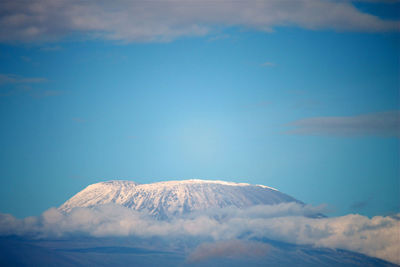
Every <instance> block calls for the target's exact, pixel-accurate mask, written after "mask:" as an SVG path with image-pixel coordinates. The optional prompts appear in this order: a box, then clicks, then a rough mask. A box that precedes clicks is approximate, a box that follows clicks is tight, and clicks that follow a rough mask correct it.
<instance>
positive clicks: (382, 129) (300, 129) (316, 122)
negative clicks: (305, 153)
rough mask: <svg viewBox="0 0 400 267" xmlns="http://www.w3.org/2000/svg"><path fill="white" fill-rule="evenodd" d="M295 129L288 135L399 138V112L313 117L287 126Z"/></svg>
mask: <svg viewBox="0 0 400 267" xmlns="http://www.w3.org/2000/svg"><path fill="white" fill-rule="evenodd" d="M289 125H290V126H294V127H295V128H294V129H292V130H289V131H287V132H286V133H288V134H300V135H334V136H360V135H374V136H386V137H391V136H395V137H400V111H398V110H396V111H387V112H379V113H370V114H362V115H357V116H343V117H313V118H306V119H301V120H298V121H295V122H292V123H290V124H289Z"/></svg>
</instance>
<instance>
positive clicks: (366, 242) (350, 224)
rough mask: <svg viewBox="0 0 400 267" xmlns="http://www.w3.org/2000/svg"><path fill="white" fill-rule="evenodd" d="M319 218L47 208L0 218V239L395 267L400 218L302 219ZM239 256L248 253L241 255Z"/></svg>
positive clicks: (296, 210)
mask: <svg viewBox="0 0 400 267" xmlns="http://www.w3.org/2000/svg"><path fill="white" fill-rule="evenodd" d="M319 212H321V208H315V207H311V206H303V205H301V204H297V203H285V204H279V205H272V206H255V207H252V208H249V209H246V210H238V209H220V210H214V211H210V212H209V213H206V214H205V213H199V214H194V215H191V216H190V217H186V218H177V219H175V220H171V221H159V220H155V219H153V218H152V217H150V216H148V214H146V213H144V212H138V211H134V210H131V209H128V208H125V207H122V206H116V205H104V206H99V207H97V208H93V209H89V208H76V209H74V210H72V211H71V212H70V213H67V214H64V213H61V212H60V211H59V210H57V209H55V208H52V209H49V210H47V211H46V212H44V213H43V214H42V215H41V216H40V217H29V218H26V219H22V220H18V219H16V218H14V217H13V216H11V215H6V214H1V215H0V235H10V234H16V235H28V236H36V237H40V238H45V237H54V236H56V237H61V236H68V235H78V234H84V235H90V236H95V237H104V236H138V237H142V238H146V237H155V236H156V237H165V238H169V237H173V238H175V239H176V238H185V237H188V238H191V237H196V238H204V239H205V240H207V239H210V238H211V239H212V240H214V241H217V242H219V241H221V242H222V243H218V244H217V245H218V246H220V247H222V248H223V247H225V248H227V247H229V244H226V243H223V242H224V241H226V240H235V239H238V238H240V239H241V240H244V242H245V241H246V240H250V239H252V238H268V239H272V240H278V241H284V242H288V243H295V244H309V245H314V246H317V247H328V248H339V249H346V250H350V251H356V252H360V253H364V254H366V255H369V256H373V257H378V258H382V259H385V260H388V261H391V262H394V263H400V257H399V255H400V254H399V253H398V252H399V250H400V242H399V237H400V232H399V231H400V217H399V216H397V217H396V216H392V217H390V216H387V217H382V216H376V217H373V218H371V219H370V218H368V217H365V216H361V215H357V214H351V215H346V216H342V217H334V218H311V217H307V216H308V215H315V214H317V213H319ZM239 247H240V246H239ZM222 248H221V251H220V254H224V253H225V252H224V251H225V250H226V249H225V250H224V249H222ZM202 249H203V250H202ZM205 250H207V248H199V252H198V253H199V255H200V254H205V253H203V252H204V251H205ZM242 252H243V253H244V254H246V253H247V252H246V250H243V251H242ZM199 255H197V256H196V254H195V255H194V256H193V257H194V258H196V257H200V256H199ZM211 256H212V255H211ZM214 256H216V255H214ZM214 256H212V257H214ZM228 256H229V255H228Z"/></svg>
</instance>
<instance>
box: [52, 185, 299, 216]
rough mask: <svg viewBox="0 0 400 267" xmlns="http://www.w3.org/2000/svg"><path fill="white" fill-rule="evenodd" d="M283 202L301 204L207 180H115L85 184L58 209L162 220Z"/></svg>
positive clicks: (260, 188)
mask: <svg viewBox="0 0 400 267" xmlns="http://www.w3.org/2000/svg"><path fill="white" fill-rule="evenodd" d="M283 202H298V203H301V202H300V201H298V200H296V199H294V198H292V197H290V196H288V195H286V194H284V193H281V192H279V191H278V190H276V189H274V188H271V187H268V186H265V185H250V184H246V183H233V182H224V181H211V180H183V181H167V182H158V183H151V184H138V183H135V182H132V181H118V180H117V181H108V182H100V183H96V184H92V185H89V186H88V187H86V188H85V189H84V190H82V191H81V192H79V193H77V194H76V195H75V196H73V197H72V198H70V199H69V200H68V201H66V202H65V203H64V204H63V205H62V206H61V207H60V208H59V209H60V210H61V211H63V212H69V211H71V210H72V209H73V208H76V207H94V206H97V205H103V204H109V203H114V204H119V205H122V206H125V207H128V208H132V209H134V210H147V211H148V212H149V213H150V214H151V215H152V216H154V217H156V218H159V219H165V218H171V217H172V216H181V215H185V214H188V213H190V212H193V211H205V210H209V209H213V208H225V207H237V208H245V207H249V206H253V205H271V204H278V203H283Z"/></svg>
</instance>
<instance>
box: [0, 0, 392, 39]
mask: <svg viewBox="0 0 400 267" xmlns="http://www.w3.org/2000/svg"><path fill="white" fill-rule="evenodd" d="M221 26H222V27H235V26H239V27H244V28H251V29H256V30H260V31H266V32H267V31H272V30H273V28H274V27H277V26H297V27H302V28H306V29H311V30H319V29H333V30H337V31H362V32H382V31H398V30H399V23H398V21H393V20H383V19H381V18H379V17H377V16H374V15H371V14H367V13H363V12H362V11H361V10H358V9H357V8H355V7H354V6H353V5H352V3H351V2H350V1H326V0H296V1H292V0H280V1H257V0H249V1H234V0H222V1H206V2H204V1H195V0H185V1H184V0H165V1H128V0H115V1H107V0H87V1H80V0H59V1H52V0H19V1H13V0H6V1H1V2H0V41H2V42H9V41H22V42H29V41H49V40H57V39H59V38H61V37H64V36H67V35H75V36H76V37H77V38H81V37H82V36H85V37H84V38H88V37H91V38H104V39H110V40H121V41H124V42H136V41H169V40H172V39H175V38H178V37H181V36H202V35H206V34H208V33H210V32H212V31H213V30H214V29H215V28H220V27H221Z"/></svg>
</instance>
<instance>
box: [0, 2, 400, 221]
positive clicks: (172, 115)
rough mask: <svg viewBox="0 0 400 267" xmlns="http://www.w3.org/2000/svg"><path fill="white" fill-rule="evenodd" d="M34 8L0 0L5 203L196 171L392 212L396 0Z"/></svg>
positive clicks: (355, 208)
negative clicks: (94, 185)
mask: <svg viewBox="0 0 400 267" xmlns="http://www.w3.org/2000/svg"><path fill="white" fill-rule="evenodd" d="M32 3H35V4H36V6H34V5H33V4H32V5H31V4H30V2H23V1H21V2H18V3H12V2H11V1H10V2H8V1H5V2H4V3H2V4H1V7H2V10H3V11H4V12H2V13H0V28H2V30H0V42H1V44H0V123H1V125H2V127H1V131H0V179H1V180H0V185H1V186H0V212H3V213H11V214H13V215H15V216H18V217H24V216H29V215H38V214H40V213H41V212H42V211H44V210H46V209H47V208H49V207H51V206H59V205H61V204H62V203H63V202H64V201H65V200H67V199H68V198H69V197H71V196H72V195H73V194H75V193H76V192H78V191H80V190H81V189H83V188H84V187H85V186H87V185H89V184H91V183H95V182H98V181H104V180H111V179H128V180H134V181H136V182H139V183H150V182H155V181H161V180H171V179H191V178H200V179H220V180H229V181H235V182H248V183H252V184H265V185H268V186H272V187H276V188H278V189H279V190H281V191H283V192H285V193H287V194H289V195H292V196H294V197H296V198H298V199H300V200H302V201H304V202H306V203H310V204H313V205H319V204H322V203H325V204H327V205H328V207H329V208H330V210H331V213H330V215H343V214H348V213H360V214H364V215H367V216H374V215H387V214H391V213H395V212H399V201H400V199H399V195H400V193H399V190H400V184H399V33H398V28H399V26H398V25H399V24H398V19H399V18H398V14H399V12H398V11H399V7H400V4H399V3H398V2H396V1H387V2H385V3H376V2H374V1H356V2H352V1H322V0H321V1H320V0H318V1H317V0H315V1H314V0H313V1H296V2H294V1H282V2H274V1H266V2H262V1H259V2H257V1H254V2H249V3H250V4H248V5H246V6H244V7H242V6H241V4H242V3H241V2H229V1H225V2H221V3H224V4H223V5H222V4H220V2H218V3H217V2H213V1H211V2H209V3H208V4H202V5H200V4H197V5H198V6H197V5H196V4H193V2H191V3H192V4H193V5H194V6H195V7H193V6H192V5H190V4H187V3H188V2H184V4H182V3H180V1H175V2H174V1H173V2H168V1H167V2H166V3H167V4H161V2H157V1H155V2H150V4H148V2H146V3H145V2H144V1H143V2H137V3H136V4H132V3H131V4H127V3H126V2H124V1H121V3H119V5H118V3H117V4H116V5H115V6H114V7H113V8H114V9H115V10H117V11H118V12H117V14H114V12H116V11H115V10H114V9H113V8H112V7H110V6H108V4H107V2H102V1H87V2H86V4H85V5H84V4H83V2H80V1H71V2H68V1H66V2H65V1H60V2H57V3H58V4H59V5H61V6H64V7H67V9H66V10H78V11H80V12H76V14H75V13H73V12H72V11H71V12H63V11H61V9H59V8H58V7H57V6H52V5H46V3H45V2H44V1H42V0H37V1H32ZM281 3H283V4H281ZM146 4H148V5H150V7H149V6H146ZM178 4H182V5H178ZM69 5H70V6H69ZM124 5H128V6H124ZM164 5H166V6H164ZM221 5H222V6H221ZM296 5H297V7H296V9H295V10H294V8H293V6H296ZM68 7H70V8H71V9H68ZM73 8H75V9H73ZM243 8H244V9H243ZM209 9H212V10H213V11H212V12H211V13H210V12H209ZM333 9H335V10H336V12H330V11H331V10H333ZM137 10H145V11H143V12H144V15H143V16H144V17H143V18H141V17H140V16H142V13H143V12H141V13H137V14H139V19H135V16H134V15H135V14H136V13H135V12H139V11H137ZM182 10H183V11H184V12H183V11H182ZM245 11H246V12H245ZM146 12H147V13H146ZM321 12H322V13H321ZM323 12H325V13H323ZM21 14H22V15H21ZM95 14H100V15H101V16H102V18H104V19H101V18H99V17H97V15H95ZM249 14H250V15H249ZM276 14H281V16H277V15H276ZM282 14H283V15H282ZM321 14H325V15H324V16H323V15H321ZM100 15H98V16H100ZM43 21H44V22H46V23H44V22H43Z"/></svg>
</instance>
